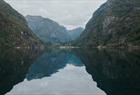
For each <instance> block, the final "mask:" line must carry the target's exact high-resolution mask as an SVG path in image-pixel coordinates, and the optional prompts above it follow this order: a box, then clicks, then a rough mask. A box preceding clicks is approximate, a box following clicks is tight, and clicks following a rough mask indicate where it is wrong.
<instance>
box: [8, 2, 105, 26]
mask: <svg viewBox="0 0 140 95" xmlns="http://www.w3.org/2000/svg"><path fill="white" fill-rule="evenodd" d="M5 1H7V2H8V3H9V4H10V5H11V6H12V7H13V8H15V9H16V10H17V11H18V12H20V13H21V14H23V15H24V16H26V15H40V16H43V17H46V18H51V19H52V20H55V21H57V22H58V23H59V24H61V25H64V26H66V27H67V28H75V27H78V26H82V27H84V26H85V24H86V23H87V21H88V20H89V19H90V18H91V16H92V14H93V12H94V11H95V10H96V9H97V8H99V6H100V5H101V4H103V3H104V2H105V1H106V0H5Z"/></svg>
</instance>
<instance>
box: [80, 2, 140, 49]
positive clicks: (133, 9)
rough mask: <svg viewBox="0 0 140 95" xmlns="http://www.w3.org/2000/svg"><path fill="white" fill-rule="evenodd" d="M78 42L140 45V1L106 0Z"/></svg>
mask: <svg viewBox="0 0 140 95" xmlns="http://www.w3.org/2000/svg"><path fill="white" fill-rule="evenodd" d="M78 42H82V43H79V44H81V45H89V46H94V47H96V46H110V47H132V46H133V47H135V48H138V47H139V46H140V1H139V0H125V1H123V0H108V1H107V2H106V3H105V4H103V5H102V6H101V7H100V8H99V9H98V10H97V11H96V12H95V13H94V14H93V17H92V18H91V19H90V21H89V22H88V23H87V25H86V29H85V30H84V32H83V34H82V35H81V37H80V39H79V41H78Z"/></svg>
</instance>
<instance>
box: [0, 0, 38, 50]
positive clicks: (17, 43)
mask: <svg viewBox="0 0 140 95" xmlns="http://www.w3.org/2000/svg"><path fill="white" fill-rule="evenodd" d="M40 46H41V43H40V41H39V40H38V39H37V37H36V36H35V35H34V34H32V31H31V30H30V28H28V25H27V23H26V20H25V19H24V17H23V16H22V15H20V14H19V13H18V12H17V11H15V10H14V9H13V8H12V7H11V6H10V5H8V4H7V3H6V2H5V1H3V0H0V47H4V48H5V47H10V48H11V47H12V48H14V47H18V48H30V49H35V48H39V47H40Z"/></svg>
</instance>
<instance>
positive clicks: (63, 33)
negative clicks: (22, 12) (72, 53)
mask: <svg viewBox="0 0 140 95" xmlns="http://www.w3.org/2000/svg"><path fill="white" fill-rule="evenodd" d="M26 20H27V22H28V25H29V27H30V28H31V29H32V31H33V32H34V33H35V34H36V35H37V36H38V37H39V38H40V39H41V40H42V41H43V42H45V43H65V42H69V41H72V40H74V39H76V38H77V37H79V36H80V34H81V32H82V31H83V29H82V28H77V29H74V30H67V29H66V28H65V27H64V26H61V25H59V24H58V23H57V22H55V21H53V20H51V19H48V18H43V17H41V16H29V15H28V16H26Z"/></svg>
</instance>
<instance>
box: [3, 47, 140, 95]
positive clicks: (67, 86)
mask: <svg viewBox="0 0 140 95" xmlns="http://www.w3.org/2000/svg"><path fill="white" fill-rule="evenodd" d="M25 59H26V58H25ZM19 62H21V63H23V62H25V61H23V59H22V61H19ZM25 63H28V62H25ZM31 63H32V62H31ZM31 63H30V65H28V66H27V67H26V70H25V71H24V70H23V72H22V73H21V72H20V73H19V74H20V75H22V76H24V77H26V78H24V77H22V80H23V78H24V81H23V82H21V83H19V84H17V85H15V84H16V83H18V82H16V83H15V84H13V85H15V86H14V88H13V89H12V90H11V91H10V92H8V93H7V94H6V95H133V94H134V95H140V53H139V52H138V51H137V52H128V51H124V50H123V51H121V50H96V49H92V50H84V49H77V50H71V51H69V50H58V49H54V50H48V51H46V52H44V54H42V55H41V56H39V57H38V58H37V59H36V60H34V63H33V64H31ZM24 67H25V66H24ZM12 68H14V67H12ZM22 68H23V67H20V69H21V70H22ZM14 69H15V68H14ZM12 72H14V71H12ZM6 75H7V74H6ZM15 76H16V77H17V76H19V75H15ZM5 77H6V76H5ZM11 80H12V78H11ZM13 80H14V79H13ZM22 80H20V81H22ZM8 81H10V80H8ZM10 82H11V81H10ZM101 89H102V90H101Z"/></svg>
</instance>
